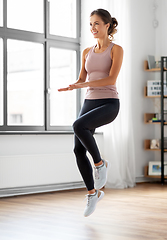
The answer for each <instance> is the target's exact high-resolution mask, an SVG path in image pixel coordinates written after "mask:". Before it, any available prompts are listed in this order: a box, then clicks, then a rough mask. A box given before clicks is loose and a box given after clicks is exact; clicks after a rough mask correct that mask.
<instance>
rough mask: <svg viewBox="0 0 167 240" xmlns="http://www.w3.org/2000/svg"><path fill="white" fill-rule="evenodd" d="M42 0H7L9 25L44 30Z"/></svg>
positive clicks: (33, 30) (30, 29) (24, 28)
mask: <svg viewBox="0 0 167 240" xmlns="http://www.w3.org/2000/svg"><path fill="white" fill-rule="evenodd" d="M43 19H44V18H43V1H42V0H24V1H23V0H7V23H8V25H7V27H8V28H14V29H20V30H26V31H32V32H40V33H42V32H43V22H44V20H43Z"/></svg>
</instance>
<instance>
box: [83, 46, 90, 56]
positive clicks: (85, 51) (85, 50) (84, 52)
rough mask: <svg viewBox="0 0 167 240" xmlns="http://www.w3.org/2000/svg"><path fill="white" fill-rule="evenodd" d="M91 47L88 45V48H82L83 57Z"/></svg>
mask: <svg viewBox="0 0 167 240" xmlns="http://www.w3.org/2000/svg"><path fill="white" fill-rule="evenodd" d="M91 48H92V47H88V48H85V49H84V50H83V52H82V55H83V57H84V58H85V56H86V54H88V52H89V51H90V49H91Z"/></svg>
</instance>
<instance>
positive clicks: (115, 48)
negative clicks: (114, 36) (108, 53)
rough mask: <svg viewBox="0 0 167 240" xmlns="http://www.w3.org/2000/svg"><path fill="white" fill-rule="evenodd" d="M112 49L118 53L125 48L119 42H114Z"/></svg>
mask: <svg viewBox="0 0 167 240" xmlns="http://www.w3.org/2000/svg"><path fill="white" fill-rule="evenodd" d="M112 50H113V52H116V53H123V48H122V47H121V46H119V45H117V44H114V46H113V48H112Z"/></svg>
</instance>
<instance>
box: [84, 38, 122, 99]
mask: <svg viewBox="0 0 167 240" xmlns="http://www.w3.org/2000/svg"><path fill="white" fill-rule="evenodd" d="M113 46H114V43H112V42H111V43H110V45H109V46H108V47H107V48H106V50H105V51H104V52H102V53H95V50H94V49H95V46H93V47H92V48H91V49H90V51H89V52H88V53H87V55H86V62H85V69H86V71H87V75H88V81H93V80H98V79H102V78H106V77H108V76H109V72H110V69H111V66H112V59H111V49H112V47H113ZM101 98H118V92H117V89H116V85H107V86H102V87H88V89H87V92H86V96H85V99H101Z"/></svg>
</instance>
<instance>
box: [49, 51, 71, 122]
mask: <svg viewBox="0 0 167 240" xmlns="http://www.w3.org/2000/svg"><path fill="white" fill-rule="evenodd" d="M74 82H76V51H72V50H64V49H57V48H51V49H50V89H51V93H50V125H51V126H55V125H56V126H65V125H66V126H71V125H72V123H73V121H74V120H75V118H76V90H73V91H67V92H58V91H57V89H58V88H62V87H67V86H68V85H69V84H70V83H74Z"/></svg>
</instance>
